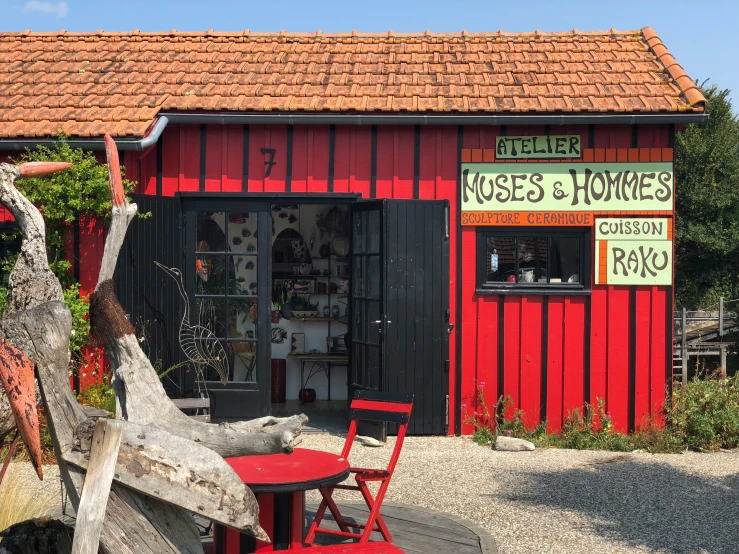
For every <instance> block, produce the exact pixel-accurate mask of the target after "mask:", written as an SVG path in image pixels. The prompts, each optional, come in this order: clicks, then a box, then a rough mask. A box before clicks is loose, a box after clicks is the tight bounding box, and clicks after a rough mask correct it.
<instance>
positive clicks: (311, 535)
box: [305, 499, 328, 546]
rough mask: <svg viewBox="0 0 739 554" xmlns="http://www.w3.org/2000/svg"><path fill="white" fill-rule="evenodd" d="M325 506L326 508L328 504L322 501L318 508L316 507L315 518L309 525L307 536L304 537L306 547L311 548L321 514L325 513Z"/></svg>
mask: <svg viewBox="0 0 739 554" xmlns="http://www.w3.org/2000/svg"><path fill="white" fill-rule="evenodd" d="M326 506H328V503H327V502H326V500H325V499H324V500H322V501H321V504H320V506H318V510H316V516H315V517H314V518H313V523H311V524H310V529H309V530H308V535H306V537H305V544H307V545H308V546H311V545H312V544H313V541H314V540H315V539H316V530H317V529H318V526H319V525H320V524H321V520H322V519H323V514H324V513H325V512H326Z"/></svg>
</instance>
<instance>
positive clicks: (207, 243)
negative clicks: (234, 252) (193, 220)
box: [196, 212, 228, 252]
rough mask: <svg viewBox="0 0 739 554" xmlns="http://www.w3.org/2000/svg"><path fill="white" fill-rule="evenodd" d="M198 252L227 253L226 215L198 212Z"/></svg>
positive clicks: (222, 213)
mask: <svg viewBox="0 0 739 554" xmlns="http://www.w3.org/2000/svg"><path fill="white" fill-rule="evenodd" d="M196 234H197V245H198V252H225V251H226V250H227V249H228V247H227V243H226V213H225V212H198V223H197V233H196Z"/></svg>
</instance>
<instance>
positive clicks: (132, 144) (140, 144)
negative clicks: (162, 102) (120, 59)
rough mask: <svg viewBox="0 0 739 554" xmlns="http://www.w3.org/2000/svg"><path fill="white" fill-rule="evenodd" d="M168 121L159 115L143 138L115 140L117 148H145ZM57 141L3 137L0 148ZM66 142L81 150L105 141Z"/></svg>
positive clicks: (99, 147) (96, 147) (101, 145)
mask: <svg viewBox="0 0 739 554" xmlns="http://www.w3.org/2000/svg"><path fill="white" fill-rule="evenodd" d="M168 123H169V118H168V117H167V116H166V115H160V116H159V117H157V120H156V122H155V123H154V126H153V127H152V128H151V132H150V133H149V134H148V135H147V136H145V137H144V138H142V139H139V140H125V139H118V140H116V141H115V143H116V145H117V146H118V150H133V151H138V152H140V151H142V150H146V149H147V148H149V147H150V146H153V145H154V144H156V142H157V141H158V140H159V137H161V136H162V132H164V128H165V127H166V126H167V124H168ZM58 142H59V141H58V140H57V139H4V140H0V150H24V149H26V148H36V147H38V146H48V147H52V146H54V144H56V143H58ZM66 143H67V144H69V145H70V146H71V147H73V148H82V149H83V150H105V143H104V142H103V140H102V139H72V140H68V141H66Z"/></svg>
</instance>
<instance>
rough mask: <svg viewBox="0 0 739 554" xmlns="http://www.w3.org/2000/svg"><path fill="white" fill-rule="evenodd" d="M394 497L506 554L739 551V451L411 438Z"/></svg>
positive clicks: (366, 452)
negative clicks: (452, 517)
mask: <svg viewBox="0 0 739 554" xmlns="http://www.w3.org/2000/svg"><path fill="white" fill-rule="evenodd" d="M393 441H394V438H390V439H389V440H388V444H387V446H384V447H381V448H370V447H366V446H362V445H360V444H359V443H357V444H356V445H355V446H354V449H353V451H352V456H351V462H352V465H359V466H363V467H373V466H377V467H381V466H382V465H383V464H386V463H387V460H388V459H389V456H390V452H391V449H392V444H393ZM343 443H344V438H343V437H340V436H336V435H330V434H327V433H321V434H311V435H304V438H303V442H302V443H301V445H300V446H301V447H304V448H315V449H318V450H327V451H332V452H340V451H341V448H342V445H343ZM609 460H610V462H609ZM335 495H336V497H338V498H347V499H349V498H351V499H352V500H357V499H358V497H357V496H355V495H352V493H351V492H349V491H336V493H335ZM386 499H387V501H388V502H398V503H405V504H412V505H416V506H423V507H426V508H432V509H435V510H440V511H443V512H448V513H452V514H456V515H457V516H461V517H464V518H467V519H469V520H471V521H473V522H475V523H477V524H478V525H480V526H481V527H483V528H484V529H486V530H487V531H488V532H489V533H490V534H491V535H492V536H493V537H494V538H495V541H496V543H497V545H498V548H499V549H500V552H501V554H519V553H520V554H531V553H539V552H554V553H568V554H577V553H581V552H582V553H587V554H591V553H593V552H604V553H633V552H659V553H667V552H670V553H680V554H682V553H686V554H687V553H698V552H700V553H704V552H705V553H709V552H710V553H717V554H724V553H725V554H729V553H733V554H736V553H739V451H734V452H725V453H716V454H698V453H688V454H658V455H652V454H646V453H634V454H620V453H614V452H603V451H577V450H559V449H553V448H552V449H544V450H537V451H535V452H495V451H493V450H491V449H490V448H484V447H481V446H478V445H476V444H475V443H473V442H472V441H471V440H470V439H468V438H459V437H409V438H407V439H406V442H405V444H404V446H403V452H402V454H401V456H400V461H399V462H398V466H397V469H396V472H395V475H394V477H393V480H392V482H391V483H390V488H389V490H388V494H387V497H386ZM308 500H309V501H312V502H318V501H319V500H320V499H319V496H318V494H317V493H316V492H309V495H308ZM439 554H442V553H439Z"/></svg>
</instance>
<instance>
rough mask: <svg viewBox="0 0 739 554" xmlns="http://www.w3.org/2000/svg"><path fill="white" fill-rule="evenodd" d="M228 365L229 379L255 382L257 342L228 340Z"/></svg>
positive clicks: (240, 381)
mask: <svg viewBox="0 0 739 554" xmlns="http://www.w3.org/2000/svg"><path fill="white" fill-rule="evenodd" d="M228 349H229V362H231V363H230V364H229V365H230V367H231V372H230V373H231V379H230V380H231V381H234V382H237V383H244V382H246V383H255V382H256V381H257V371H256V368H257V343H256V342H255V341H249V342H241V341H238V342H230V343H229V345H228Z"/></svg>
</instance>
